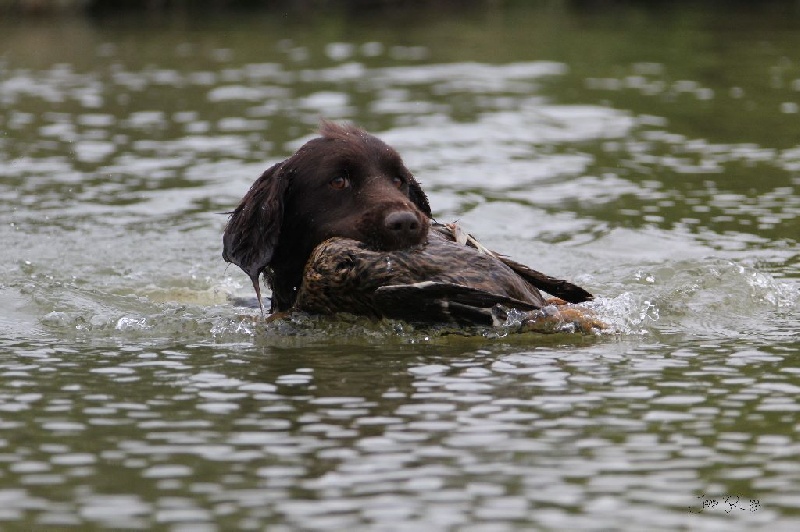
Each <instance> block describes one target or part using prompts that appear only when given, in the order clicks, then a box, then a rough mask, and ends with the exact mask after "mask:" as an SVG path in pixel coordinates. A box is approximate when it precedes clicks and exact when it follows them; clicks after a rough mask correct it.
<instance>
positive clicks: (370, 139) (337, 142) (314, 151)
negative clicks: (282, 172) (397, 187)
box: [296, 130, 402, 169]
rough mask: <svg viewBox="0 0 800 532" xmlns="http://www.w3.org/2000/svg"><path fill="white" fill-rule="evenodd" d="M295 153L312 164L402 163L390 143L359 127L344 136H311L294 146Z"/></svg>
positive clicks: (376, 164) (389, 165) (383, 164)
mask: <svg viewBox="0 0 800 532" xmlns="http://www.w3.org/2000/svg"><path fill="white" fill-rule="evenodd" d="M296 156H297V157H298V158H299V159H301V160H302V159H313V160H314V162H313V163H312V164H315V165H320V166H322V167H332V166H341V165H347V166H351V167H358V166H370V167H371V166H374V167H377V168H381V169H383V168H386V167H395V166H399V165H402V160H401V158H400V155H399V154H398V153H397V152H396V151H395V150H394V149H393V148H392V147H391V146H389V145H387V144H386V143H385V142H383V141H382V140H380V139H379V138H377V137H375V136H373V135H370V134H368V133H366V132H363V131H360V130H358V132H357V133H355V132H354V133H351V134H348V135H346V136H336V137H318V138H315V139H312V140H310V141H309V142H308V143H306V144H305V145H304V146H303V147H302V148H300V150H298V152H297V154H296ZM309 162H311V161H309Z"/></svg>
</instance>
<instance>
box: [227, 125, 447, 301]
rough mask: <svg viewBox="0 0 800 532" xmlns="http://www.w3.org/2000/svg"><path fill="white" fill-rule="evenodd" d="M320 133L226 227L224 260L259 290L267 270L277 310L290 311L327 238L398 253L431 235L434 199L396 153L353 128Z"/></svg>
mask: <svg viewBox="0 0 800 532" xmlns="http://www.w3.org/2000/svg"><path fill="white" fill-rule="evenodd" d="M320 133H321V136H320V137H317V138H315V139H312V140H310V141H309V142H307V143H306V144H304V145H303V146H302V147H301V148H300V149H299V150H297V152H296V153H295V154H294V155H292V156H291V157H289V158H288V159H286V160H285V161H283V162H281V163H278V164H276V165H274V166H272V167H271V168H269V169H268V170H267V171H266V172H264V174H262V175H261V177H259V178H258V179H257V180H256V182H255V183H254V184H253V186H252V187H251V188H250V190H249V191H248V192H247V194H246V195H245V196H244V198H243V199H242V201H241V203H240V204H239V206H238V207H237V208H236V210H234V211H233V214H232V215H231V218H230V220H229V221H228V225H227V226H226V228H225V234H224V236H223V252H222V256H223V258H224V259H225V260H226V261H228V262H232V263H234V264H236V265H237V266H239V267H240V268H242V270H244V271H245V272H246V273H247V274H248V275H249V276H250V278H251V280H253V283H254V286H256V290H258V277H259V275H260V274H261V273H262V272H264V271H265V270H266V271H267V272H268V279H269V280H270V283H271V284H272V288H273V304H272V308H273V310H286V309H288V308H289V307H291V304H292V303H293V302H294V296H293V293H294V289H295V288H296V287H297V285H299V283H300V280H301V279H302V273H303V267H304V266H305V263H306V261H307V260H308V257H309V256H310V254H311V252H312V251H313V249H314V248H315V247H316V246H317V245H319V244H320V243H322V242H323V241H325V240H327V239H328V238H331V237H335V236H338V237H346V238H352V239H354V240H358V241H361V242H364V243H365V244H367V245H368V246H370V247H372V248H374V249H377V250H395V249H402V248H406V247H411V246H415V245H418V244H421V243H422V242H424V241H425V238H426V236H427V231H428V220H429V219H430V217H431V209H430V205H429V204H428V198H427V197H426V196H425V193H424V192H423V191H422V188H421V187H420V185H419V184H418V183H417V181H416V180H415V179H414V176H413V175H411V172H409V171H408V169H407V168H406V167H405V165H404V164H403V161H402V159H401V158H400V156H399V155H398V153H397V152H396V151H395V150H393V149H392V148H390V147H389V146H387V145H386V144H385V143H383V142H382V141H381V140H379V139H377V138H376V137H374V136H372V135H369V134H368V133H366V132H364V131H363V130H361V129H358V128H356V127H353V126H340V125H335V124H332V123H328V122H325V123H323V125H322V127H321V130H320Z"/></svg>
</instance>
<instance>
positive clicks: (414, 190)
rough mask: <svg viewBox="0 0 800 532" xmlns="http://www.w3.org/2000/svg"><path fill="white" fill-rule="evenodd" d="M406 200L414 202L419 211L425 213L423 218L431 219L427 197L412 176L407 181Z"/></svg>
mask: <svg viewBox="0 0 800 532" xmlns="http://www.w3.org/2000/svg"><path fill="white" fill-rule="evenodd" d="M408 198H409V199H410V200H411V201H412V202H414V205H416V206H417V208H418V209H419V210H421V211H422V212H423V213H425V216H427V217H428V218H432V217H433V215H432V214H431V206H430V204H429V203H428V196H426V195H425V192H423V190H422V187H421V186H420V185H419V183H417V180H416V179H414V177H413V176H412V177H411V179H409V180H408Z"/></svg>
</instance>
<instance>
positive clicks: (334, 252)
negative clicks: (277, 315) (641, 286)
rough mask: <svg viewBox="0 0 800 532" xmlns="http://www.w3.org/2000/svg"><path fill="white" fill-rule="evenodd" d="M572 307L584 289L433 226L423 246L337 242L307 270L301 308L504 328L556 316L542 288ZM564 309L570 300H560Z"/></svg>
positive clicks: (317, 253)
mask: <svg viewBox="0 0 800 532" xmlns="http://www.w3.org/2000/svg"><path fill="white" fill-rule="evenodd" d="M537 286H538V287H541V288H542V289H545V290H547V291H548V292H549V293H550V294H552V295H555V296H558V297H561V298H563V299H565V300H567V301H570V302H581V301H586V300H589V299H591V298H592V295H591V294H589V293H588V292H586V291H585V290H583V289H581V288H580V287H577V286H575V285H572V284H570V283H567V282H566V281H561V280H558V279H553V278H551V277H548V276H545V275H543V274H541V273H539V272H536V271H534V270H531V269H530V268H527V267H526V266H523V265H521V264H518V263H515V262H513V261H511V260H509V259H507V258H505V257H502V256H499V255H497V254H495V253H492V252H491V251H489V250H487V249H485V248H483V247H482V246H481V245H480V244H478V243H477V242H475V240H474V239H473V238H472V237H470V236H469V235H466V234H465V233H462V232H461V231H460V229H459V228H458V227H457V226H456V225H453V224H449V225H441V224H432V226H431V231H430V232H429V236H428V241H427V243H426V244H425V245H422V246H417V247H413V248H408V249H402V250H396V251H388V252H387V251H375V250H372V249H369V247H368V246H366V245H365V244H364V243H362V242H357V241H355V240H350V239H345V238H332V239H330V240H327V241H325V242H323V243H322V244H320V245H319V246H318V247H317V248H316V249H315V250H314V252H313V254H312V255H311V258H310V259H309V261H308V263H307V264H306V268H305V273H304V277H303V283H302V285H301V287H300V290H299V292H298V294H297V300H296V303H295V309H297V310H301V311H305V312H309V313H313V314H335V313H338V312H348V313H351V314H358V315H364V316H370V317H375V318H395V319H402V320H405V321H410V322H418V323H419V322H422V323H442V322H445V323H446V322H451V323H452V322H455V323H462V324H480V325H498V324H500V323H503V322H504V321H505V320H506V318H507V316H508V313H509V311H511V310H517V311H521V312H525V313H529V315H530V316H534V315H536V316H541V317H546V316H552V315H553V312H547V311H545V312H542V311H540V309H543V308H545V307H547V306H548V305H550V304H552V302H553V300H551V301H547V300H545V298H544V297H543V296H542V294H541V293H540V292H539V289H538V288H537ZM560 303H564V301H560Z"/></svg>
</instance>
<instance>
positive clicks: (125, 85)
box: [0, 3, 800, 531]
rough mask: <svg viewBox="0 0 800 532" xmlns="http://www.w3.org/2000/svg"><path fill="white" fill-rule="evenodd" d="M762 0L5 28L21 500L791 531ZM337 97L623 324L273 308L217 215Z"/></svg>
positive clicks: (0, 191) (785, 43)
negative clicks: (257, 291)
mask: <svg viewBox="0 0 800 532" xmlns="http://www.w3.org/2000/svg"><path fill="white" fill-rule="evenodd" d="M776 5H777V6H782V5H783V4H780V3H778V4H770V6H769V7H763V8H761V9H758V10H754V11H746V10H745V9H746V8H741V10H731V11H730V12H726V13H725V14H724V15H723V14H721V13H720V12H718V11H714V10H712V9H710V8H709V9H706V10H703V9H698V8H689V7H680V8H679V7H671V8H668V7H661V8H658V9H652V10H648V9H646V8H637V7H627V8H619V9H618V10H616V11H614V12H613V13H600V12H594V11H591V10H588V11H587V10H572V9H570V8H569V7H565V4H558V6H560V7H557V8H556V7H552V6H551V8H544V7H539V8H534V7H519V8H505V9H490V10H486V11H482V10H476V11H473V10H466V11H464V12H462V13H458V14H456V13H452V12H449V13H440V12H435V11H423V12H422V13H417V14H416V15H410V14H407V13H404V14H402V16H401V15H398V18H397V20H391V21H389V22H387V21H386V20H381V19H380V17H376V16H371V15H363V16H356V15H348V14H346V13H339V14H334V15H330V16H327V17H322V16H320V17H319V18H313V20H311V21H310V22H309V21H299V20H296V19H294V18H292V17H288V18H286V17H284V16H283V15H273V14H263V15H260V14H258V15H247V16H237V15H224V16H220V17H218V18H216V19H213V20H212V19H210V18H198V19H196V20H194V21H193V22H189V21H186V20H182V19H180V18H175V19H170V18H167V19H161V20H159V19H146V20H144V19H140V18H137V17H131V18H122V19H113V20H112V19H97V20H84V19H76V20H66V21H37V20H26V21H24V22H21V23H19V24H16V25H13V24H10V23H9V22H4V23H3V24H2V31H0V35H1V36H0V44H1V45H2V46H1V47H0V49H2V50H3V52H2V55H0V130H2V136H0V213H1V214H2V218H1V219H0V221H2V224H1V225H0V244H2V246H3V248H4V249H3V257H4V260H3V261H1V262H0V308H2V311H0V346H2V349H0V375H2V379H0V427H2V429H3V430H2V432H0V464H1V465H0V528H4V529H5V528H6V527H8V528H10V529H15V528H16V529H28V528H38V529H49V528H52V527H74V528H76V529H78V528H80V529H85V528H87V527H89V528H91V527H98V528H102V527H111V526H114V527H120V528H133V529H136V528H141V529H150V528H154V527H156V528H163V529H172V530H217V529H219V530H222V529H225V530H233V529H238V530H251V529H255V530H262V529H269V530H297V529H303V530H342V529H345V528H351V529H373V530H423V529H424V530H476V531H477V530H492V531H495V530H498V531H500V530H517V529H518V530H530V529H543V530H645V529H647V530H655V529H661V530H676V529H691V530H720V529H725V530H754V529H766V528H769V529H771V530H794V529H795V528H796V524H797V521H796V520H797V519H800V488H799V486H800V466H798V455H800V438H798V435H797V433H798V430H799V429H800V417H799V415H798V412H799V411H800V407H798V405H797V401H796V397H797V395H798V391H800V370H798V369H797V363H796V358H797V356H798V354H799V353H798V352H799V351H800V341H798V330H800V319H799V318H798V302H799V301H800V284H799V283H798V278H799V277H800V269H799V267H798V264H799V261H798V247H797V235H798V234H800V224H798V214H800V199H798V198H800V195H798V193H797V188H798V185H800V129H798V128H797V120H798V104H800V56H798V52H797V50H800V33H799V32H798V31H797V30H798V29H800V27H799V26H800V19H798V16H797V13H796V10H791V9H790V8H788V7H785V9H787V10H788V11H786V12H782V11H781V10H780V8H779V7H776ZM620 23H624V26H625V31H620V30H619V28H620V26H619V24H620ZM734 36H735V38H734ZM323 116H324V117H326V118H329V119H334V120H348V121H354V122H356V123H358V124H361V125H363V126H365V127H367V128H368V129H370V130H371V131H373V132H374V133H376V134H378V135H379V136H380V137H381V138H383V139H384V140H386V141H387V142H388V143H389V144H391V145H393V146H394V147H396V148H397V149H398V151H399V152H400V153H401V154H402V155H403V157H404V160H405V162H406V164H407V166H409V168H411V169H412V171H413V172H414V173H415V175H416V176H417V178H418V179H419V181H420V182H421V183H422V184H423V186H424V187H425V189H426V191H427V192H428V195H429V197H430V200H431V204H432V206H433V210H434V215H435V216H436V218H437V219H439V220H442V221H450V220H455V219H458V220H459V221H460V223H461V224H462V225H464V226H465V227H466V228H467V229H468V230H469V231H470V232H472V233H474V234H475V235H476V236H477V237H478V238H479V239H480V240H481V241H482V242H483V243H484V244H486V245H487V246H488V247H490V248H493V249H496V250H497V251H500V252H503V253H506V254H509V255H511V256H512V257H514V258H515V259H517V260H519V261H521V262H524V263H527V264H530V265H531V266H533V267H535V268H537V269H540V270H543V271H546V272H548V273H551V274H553V275H556V276H560V277H565V278H569V279H572V280H574V281H575V282H577V283H578V284H581V285H584V286H586V287H587V288H588V289H590V290H591V291H592V292H593V293H595V294H597V296H598V297H597V299H596V301H594V302H592V303H591V304H590V305H591V307H592V308H593V309H594V310H595V311H596V312H597V313H598V314H599V315H600V316H601V317H602V318H603V319H604V320H606V321H607V322H608V323H610V324H611V325H612V329H613V330H612V332H611V333H610V334H606V335H603V336H599V337H583V336H575V335H569V334H562V335H555V336H546V337H542V336H537V335H532V334H508V331H503V330H499V331H472V333H473V334H464V333H463V332H462V331H458V330H452V329H447V330H440V329H419V328H414V327H411V326H409V325H408V324H403V323H399V322H387V323H372V322H369V321H366V320H359V319H342V320H329V319H318V318H312V317H303V316H298V317H297V318H296V319H294V320H292V321H290V322H283V323H277V324H272V325H269V326H265V325H264V324H262V323H259V322H258V320H257V314H258V311H257V310H256V309H254V308H251V307H248V306H242V305H240V304H239V302H240V301H242V300H247V299H248V298H251V297H252V293H251V292H252V288H251V287H250V286H249V281H248V280H247V278H246V276H245V275H244V274H243V273H242V272H241V271H239V270H238V269H237V268H235V267H226V265H225V263H224V262H223V261H222V259H221V256H220V253H221V231H222V228H223V226H224V223H225V221H226V216H224V215H222V214H219V213H221V212H224V211H227V210H230V209H231V208H232V207H233V206H235V204H236V202H237V201H238V199H239V198H240V197H241V196H242V195H243V194H244V192H245V191H246V190H247V188H248V187H249V185H250V184H251V183H252V181H253V180H254V179H255V177H257V176H258V175H259V174H260V173H261V171H263V169H264V168H266V167H267V166H268V165H270V164H272V163H273V162H275V161H278V160H280V159H282V158H284V157H286V156H287V155H288V154H289V153H291V152H292V151H293V150H294V149H296V148H297V147H298V146H299V145H300V144H302V142H304V141H305V140H306V139H307V138H309V137H310V136H311V135H312V134H313V131H314V128H315V126H316V124H317V122H318V120H319V119H320V117H323Z"/></svg>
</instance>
